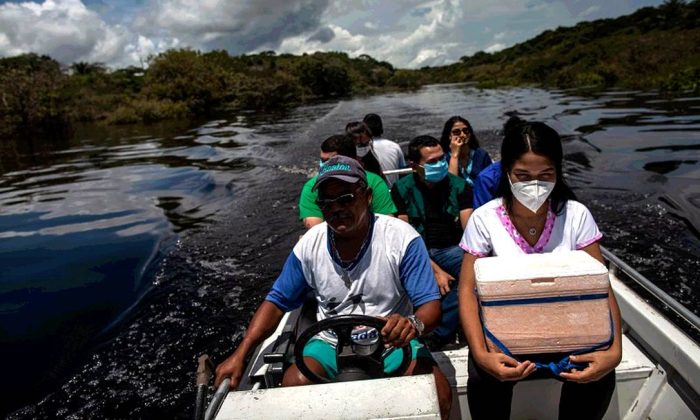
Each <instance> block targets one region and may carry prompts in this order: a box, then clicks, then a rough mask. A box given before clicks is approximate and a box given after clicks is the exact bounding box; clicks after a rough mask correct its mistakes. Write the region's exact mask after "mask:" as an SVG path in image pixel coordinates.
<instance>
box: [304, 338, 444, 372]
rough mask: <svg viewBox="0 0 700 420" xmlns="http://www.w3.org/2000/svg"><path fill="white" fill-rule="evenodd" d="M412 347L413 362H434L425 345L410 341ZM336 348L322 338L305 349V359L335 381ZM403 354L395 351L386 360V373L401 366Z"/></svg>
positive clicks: (314, 339) (399, 350)
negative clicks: (311, 361)
mask: <svg viewBox="0 0 700 420" xmlns="http://www.w3.org/2000/svg"><path fill="white" fill-rule="evenodd" d="M410 345H411V360H416V358H418V357H425V358H428V359H430V360H433V357H432V356H431V354H430V350H428V348H427V347H425V345H424V344H423V343H422V342H421V341H419V340H418V339H417V338H414V339H413V340H411V341H410ZM335 353H336V352H335V346H333V345H332V344H330V343H328V342H327V341H325V340H322V339H320V338H312V339H311V340H309V342H308V343H307V344H306V347H304V357H311V358H313V359H314V360H316V361H317V362H318V363H320V364H321V366H323V369H324V370H325V371H326V374H327V375H328V378H329V379H334V378H335V377H336V375H338V366H337V364H336V354H335ZM402 359H403V352H402V351H401V349H398V348H397V349H393V350H392V351H391V353H390V354H389V355H388V356H387V357H386V358H385V359H384V372H385V373H391V372H393V371H395V370H396V369H398V367H399V366H401V362H402V361H403V360H402Z"/></svg>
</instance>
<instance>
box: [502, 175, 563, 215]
mask: <svg viewBox="0 0 700 420" xmlns="http://www.w3.org/2000/svg"><path fill="white" fill-rule="evenodd" d="M508 182H509V183H510V190H511V192H512V193H513V197H515V199H516V200H518V202H519V203H520V204H522V205H523V206H525V207H526V208H527V209H528V210H530V211H531V212H533V213H537V210H539V209H540V207H542V205H543V204H544V203H545V201H547V199H548V198H549V196H550V194H552V191H553V190H554V185H555V183H554V182H546V181H538V180H533V181H525V182H516V183H513V181H511V180H510V176H509V177H508Z"/></svg>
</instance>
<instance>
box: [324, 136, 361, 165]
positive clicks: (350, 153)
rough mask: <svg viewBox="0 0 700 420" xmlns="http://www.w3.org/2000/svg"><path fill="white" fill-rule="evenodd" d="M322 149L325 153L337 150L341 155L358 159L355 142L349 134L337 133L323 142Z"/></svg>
mask: <svg viewBox="0 0 700 420" xmlns="http://www.w3.org/2000/svg"><path fill="white" fill-rule="evenodd" d="M321 151H322V152H324V153H331V152H336V153H338V154H339V155H341V156H347V157H349V158H353V159H357V149H355V142H354V141H352V138H351V137H350V136H348V135H347V134H335V135H332V136H330V137H328V138H327V139H325V140H324V141H323V143H321Z"/></svg>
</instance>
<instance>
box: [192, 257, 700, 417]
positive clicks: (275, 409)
mask: <svg viewBox="0 0 700 420" xmlns="http://www.w3.org/2000/svg"><path fill="white" fill-rule="evenodd" d="M603 255H604V256H605V258H606V260H607V265H608V269H609V274H610V282H611V284H612V288H613V291H614V293H615V295H616V297H617V301H618V304H619V306H620V311H621V314H622V319H623V341H622V349H623V355H622V362H621V363H620V364H619V366H617V368H616V381H617V383H616V388H615V392H614V395H613V398H612V401H611V403H610V406H609V408H608V411H607V413H606V415H605V419H610V420H612V419H628V420H632V419H695V418H698V417H700V399H699V398H698V394H699V393H700V346H699V345H698V337H699V336H700V319H699V318H698V317H697V316H696V315H695V314H694V313H693V312H691V311H690V310H688V309H687V308H685V307H683V306H682V305H681V304H680V303H678V302H677V301H675V300H674V299H673V298H671V297H670V296H669V295H667V294H666V293H664V292H663V291H662V290H660V289H659V288H658V287H657V286H655V285H654V284H653V283H651V282H650V281H649V280H648V279H646V278H645V277H643V276H642V275H641V274H640V273H638V272H637V271H635V270H634V269H633V268H632V267H630V266H629V265H627V264H626V263H624V262H623V261H621V260H620V259H619V258H618V257H617V256H615V255H614V254H613V253H611V252H610V251H608V250H606V249H603ZM671 319H673V321H674V322H672V321H671ZM315 324H317V323H316V322H315V310H314V309H313V308H312V307H309V306H305V307H303V308H300V309H298V310H296V311H293V312H290V313H287V314H285V316H284V318H283V321H282V322H281V323H280V325H279V327H278V328H277V330H276V331H275V333H274V334H273V335H272V336H271V337H269V338H268V339H267V340H265V341H264V342H263V343H262V344H261V345H260V346H259V347H258V349H257V350H256V352H255V354H254V356H253V357H252V359H251V363H249V365H248V368H247V371H246V374H245V377H244V379H243V381H242V383H241V385H240V386H239V388H238V390H236V391H229V383H228V382H227V381H224V383H222V384H221V386H220V387H219V389H218V390H217V391H216V392H215V393H214V395H213V397H212V398H211V401H210V402H209V404H208V406H207V407H206V411H204V405H203V406H202V408H201V410H199V411H201V414H203V417H204V418H206V419H207V420H209V419H218V420H222V419H254V418H260V419H300V418H304V419H315V418H323V419H330V418H337V419H370V418H371V419H411V418H420V419H429V418H440V411H439V407H438V402H437V392H436V388H435V382H434V379H433V376H432V375H418V376H396V377H383V378H376V379H363V377H362V376H360V377H359V378H355V379H359V380H353V381H342V382H341V381H338V382H333V383H319V384H315V385H309V386H301V387H281V386H280V384H281V381H282V376H283V372H284V369H285V368H286V367H287V366H288V365H289V363H290V361H291V360H294V357H293V356H294V354H295V352H296V351H299V350H298V349H299V346H298V345H299V344H303V343H302V340H305V339H306V338H308V337H307V336H308V333H309V332H311V333H314V334H315V333H316V332H318V331H319V330H318V329H317V330H315V331H314V330H309V326H311V327H312V328H313V326H314V325H315ZM679 325H681V326H682V328H681V327H679ZM321 327H322V328H323V326H321ZM295 347H296V350H295ZM451 347H453V348H451V349H450V350H441V351H434V352H432V354H433V357H434V358H435V360H436V361H437V363H438V364H439V366H440V369H441V370H442V371H443V373H444V374H445V375H446V376H447V378H448V381H449V382H450V385H451V387H452V393H453V400H452V408H451V412H450V418H451V419H470V418H471V417H470V414H469V408H468V405H467V393H466V392H467V378H468V373H467V358H468V354H469V349H468V348H467V347H466V346H451ZM454 347H456V348H454ZM298 354H301V353H298ZM351 376H352V375H351ZM561 384H562V382H561V381H557V380H555V379H533V380H527V381H521V382H520V383H518V385H517V386H516V387H515V389H514V394H513V402H512V411H511V417H512V418H514V419H549V418H557V415H558V402H559V392H560V388H561Z"/></svg>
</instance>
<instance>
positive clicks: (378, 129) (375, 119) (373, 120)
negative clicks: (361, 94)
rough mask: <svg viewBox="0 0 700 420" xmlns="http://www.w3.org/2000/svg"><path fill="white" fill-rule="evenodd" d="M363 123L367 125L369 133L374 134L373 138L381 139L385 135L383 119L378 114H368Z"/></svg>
mask: <svg viewBox="0 0 700 420" xmlns="http://www.w3.org/2000/svg"><path fill="white" fill-rule="evenodd" d="M362 122H364V123H365V124H367V127H369V131H371V132H372V137H379V136H381V135H382V133H384V126H383V125H382V117H380V116H379V115H377V114H367V115H365V117H364V118H363V119H362Z"/></svg>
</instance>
